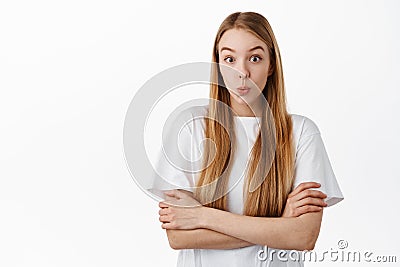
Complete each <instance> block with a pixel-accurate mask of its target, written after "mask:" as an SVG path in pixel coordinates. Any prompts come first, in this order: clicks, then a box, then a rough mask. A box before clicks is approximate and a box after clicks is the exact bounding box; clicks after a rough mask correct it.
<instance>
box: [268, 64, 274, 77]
mask: <svg viewBox="0 0 400 267" xmlns="http://www.w3.org/2000/svg"><path fill="white" fill-rule="evenodd" d="M274 71H275V67H274V64H270V65H269V67H268V77H269V76H271V75H272V73H274Z"/></svg>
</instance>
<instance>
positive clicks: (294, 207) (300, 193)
mask: <svg viewBox="0 0 400 267" xmlns="http://www.w3.org/2000/svg"><path fill="white" fill-rule="evenodd" d="M320 186H321V185H320V184H319V183H315V182H306V183H301V184H299V185H298V186H297V187H296V188H295V189H294V190H293V191H292V192H291V193H290V194H289V195H288V199H287V200H286V206H285V210H284V211H283V214H282V217H298V216H300V215H302V214H305V213H309V212H316V211H321V210H322V209H323V208H324V207H326V206H327V204H326V202H325V201H324V199H325V198H326V195H325V194H324V193H323V192H321V191H318V190H315V189H310V188H319V187H320Z"/></svg>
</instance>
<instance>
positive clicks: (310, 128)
mask: <svg viewBox="0 0 400 267" xmlns="http://www.w3.org/2000/svg"><path fill="white" fill-rule="evenodd" d="M290 116H291V118H292V123H293V137H294V140H295V143H296V146H297V144H298V143H299V141H300V140H301V139H303V138H305V137H308V136H311V135H314V134H321V133H320V130H319V128H318V126H317V124H316V123H315V122H314V121H313V120H312V119H310V118H309V117H306V116H304V115H299V114H290Z"/></svg>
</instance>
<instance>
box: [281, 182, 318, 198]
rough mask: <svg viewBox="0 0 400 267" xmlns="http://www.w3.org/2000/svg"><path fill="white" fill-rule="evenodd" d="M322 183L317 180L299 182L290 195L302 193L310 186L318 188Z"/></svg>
mask: <svg viewBox="0 0 400 267" xmlns="http://www.w3.org/2000/svg"><path fill="white" fill-rule="evenodd" d="M320 186H321V184H319V183H316V182H305V183H301V184H299V185H298V186H297V187H296V188H295V189H294V190H293V191H292V192H291V193H290V194H289V196H294V195H297V194H298V193H300V192H301V191H303V190H306V189H309V188H318V187H320Z"/></svg>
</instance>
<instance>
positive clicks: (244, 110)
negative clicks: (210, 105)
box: [231, 101, 262, 117]
mask: <svg viewBox="0 0 400 267" xmlns="http://www.w3.org/2000/svg"><path fill="white" fill-rule="evenodd" d="M231 108H232V109H233V111H234V113H236V114H235V116H239V117H261V115H262V105H261V103H260V101H256V103H253V104H251V105H250V106H249V105H248V104H238V103H237V102H236V101H231Z"/></svg>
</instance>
